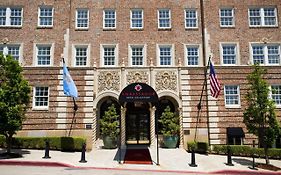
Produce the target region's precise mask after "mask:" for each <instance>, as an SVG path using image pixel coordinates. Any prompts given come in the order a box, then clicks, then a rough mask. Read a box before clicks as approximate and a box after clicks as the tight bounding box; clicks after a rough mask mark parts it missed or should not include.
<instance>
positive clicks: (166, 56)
mask: <svg viewBox="0 0 281 175" xmlns="http://www.w3.org/2000/svg"><path fill="white" fill-rule="evenodd" d="M172 57H173V52H172V46H170V45H160V46H159V65H160V66H171V65H172V61H173V60H172Z"/></svg>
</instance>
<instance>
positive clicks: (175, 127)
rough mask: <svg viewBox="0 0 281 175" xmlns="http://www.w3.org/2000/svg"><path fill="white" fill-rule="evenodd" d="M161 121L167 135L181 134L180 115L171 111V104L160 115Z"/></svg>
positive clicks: (163, 132)
mask: <svg viewBox="0 0 281 175" xmlns="http://www.w3.org/2000/svg"><path fill="white" fill-rule="evenodd" d="M159 122H160V123H161V125H162V129H161V132H162V134H163V135H165V136H175V135H178V134H179V130H180V126H179V117H178V116H177V115H176V114H175V113H174V112H171V108H170V106H167V107H166V108H165V110H164V112H163V113H162V115H161V116H160V120H159Z"/></svg>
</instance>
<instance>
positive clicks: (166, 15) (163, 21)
mask: <svg viewBox="0 0 281 175" xmlns="http://www.w3.org/2000/svg"><path fill="white" fill-rule="evenodd" d="M158 28H160V29H167V28H171V14H170V10H169V9H160V10H158Z"/></svg>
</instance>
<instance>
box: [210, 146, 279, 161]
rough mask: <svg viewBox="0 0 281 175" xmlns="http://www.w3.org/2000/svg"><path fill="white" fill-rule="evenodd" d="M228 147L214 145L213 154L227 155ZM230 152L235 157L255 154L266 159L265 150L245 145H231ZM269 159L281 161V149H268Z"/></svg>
mask: <svg viewBox="0 0 281 175" xmlns="http://www.w3.org/2000/svg"><path fill="white" fill-rule="evenodd" d="M227 147H228V145H213V150H212V152H213V153H215V154H227ZM229 147H230V151H231V153H232V155H234V156H247V157H251V156H252V155H253V154H254V155H255V156H256V157H261V158H262V157H265V155H264V149H263V148H253V147H250V146H245V145H229ZM268 156H269V158H274V159H280V158H281V149H280V148H279V149H278V148H269V149H268Z"/></svg>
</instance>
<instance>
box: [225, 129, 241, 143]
mask: <svg viewBox="0 0 281 175" xmlns="http://www.w3.org/2000/svg"><path fill="white" fill-rule="evenodd" d="M226 133H227V144H228V145H243V139H244V137H245V134H244V131H243V129H242V128H241V127H229V128H227V129H226Z"/></svg>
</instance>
